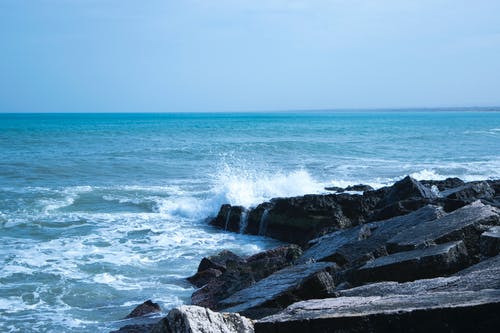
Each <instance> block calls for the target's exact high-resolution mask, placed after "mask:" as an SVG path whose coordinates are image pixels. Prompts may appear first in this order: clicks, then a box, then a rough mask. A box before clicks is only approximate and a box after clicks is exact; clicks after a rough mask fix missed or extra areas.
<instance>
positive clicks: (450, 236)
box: [388, 201, 500, 260]
mask: <svg viewBox="0 0 500 333" xmlns="http://www.w3.org/2000/svg"><path fill="white" fill-rule="evenodd" d="M499 223H500V215H499V212H498V210H497V209H496V208H493V207H491V206H485V205H484V204H482V203H481V202H479V201H476V202H474V203H472V204H470V205H468V206H465V207H463V208H460V209H458V210H456V211H454V212H452V213H450V214H448V215H446V216H443V217H441V218H439V219H437V220H435V221H428V222H424V223H420V224H417V225H415V226H414V227H412V228H409V229H407V230H405V231H402V232H401V233H399V234H398V235H396V236H394V237H393V238H391V239H390V240H389V241H388V250H389V252H391V253H392V252H399V251H405V250H413V249H416V248H419V247H426V246H429V245H432V244H442V243H446V242H450V241H458V240H462V241H464V243H465V246H466V248H467V252H468V253H469V255H477V254H478V253H479V236H480V235H481V233H482V231H484V228H482V224H486V225H496V224H499ZM474 260H476V259H474Z"/></svg>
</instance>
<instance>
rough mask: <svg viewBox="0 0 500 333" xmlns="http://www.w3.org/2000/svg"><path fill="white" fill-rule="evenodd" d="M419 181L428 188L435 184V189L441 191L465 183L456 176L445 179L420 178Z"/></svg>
mask: <svg viewBox="0 0 500 333" xmlns="http://www.w3.org/2000/svg"><path fill="white" fill-rule="evenodd" d="M420 183H421V184H423V185H425V186H427V187H429V188H431V187H432V186H436V187H437V189H438V190H439V191H441V192H442V191H445V190H449V189H452V188H455V187H459V186H462V185H464V184H465V182H464V181H463V180H461V179H460V178H457V177H453V178H446V179H445V180H421V181H420Z"/></svg>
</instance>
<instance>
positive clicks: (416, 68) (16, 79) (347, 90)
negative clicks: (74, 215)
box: [0, 0, 500, 112]
mask: <svg viewBox="0 0 500 333" xmlns="http://www.w3.org/2000/svg"><path fill="white" fill-rule="evenodd" d="M498 105H500V1H498V0H491V1H486V0H474V1H470V0H467V1H462V0H418V1H415V0H377V1H375V0H365V1H363V0H330V1H327V0H288V1H286V0H185V1H183V0H172V1H170V0H162V1H160V0H140V1H139V0H136V1H132V0H0V112H184V111H193V112H203V111H212V112H213V111H266V110H301V109H344V108H350V109H351V108H353V109H357V108H404V107H454V106H498Z"/></svg>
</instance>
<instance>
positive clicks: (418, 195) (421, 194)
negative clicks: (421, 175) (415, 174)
mask: <svg viewBox="0 0 500 333" xmlns="http://www.w3.org/2000/svg"><path fill="white" fill-rule="evenodd" d="M436 197H437V196H436V194H435V193H433V192H432V191H431V190H430V189H429V188H428V187H426V186H424V185H422V184H421V183H420V182H419V181H418V180H416V179H413V178H411V177H410V176H406V177H405V178H403V179H402V180H400V181H397V182H396V183H394V185H392V186H391V187H389V188H388V191H387V193H385V195H384V196H383V198H382V200H380V202H379V203H378V204H377V208H382V207H386V206H390V205H394V204H395V203H397V202H399V201H404V200H417V201H418V200H421V199H429V200H430V199H435V198H436Z"/></svg>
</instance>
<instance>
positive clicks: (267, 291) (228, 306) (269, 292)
mask: <svg viewBox="0 0 500 333" xmlns="http://www.w3.org/2000/svg"><path fill="white" fill-rule="evenodd" d="M336 269H337V266H336V265H335V264H333V263H309V264H301V265H296V266H291V267H287V268H284V269H282V270H280V271H278V272H276V273H274V274H272V275H270V276H268V277H267V278H265V279H263V280H261V281H259V282H257V283H256V284H254V285H252V286H251V287H249V288H246V289H243V290H240V291H238V292H237V293H235V294H233V295H231V296H230V297H228V298H226V299H224V300H222V301H221V302H220V304H219V306H220V308H222V309H224V311H228V312H238V313H240V314H243V315H245V316H248V317H250V318H260V317H263V316H265V315H268V314H270V313H275V312H277V311H279V310H281V309H283V308H285V307H286V306H288V305H290V304H291V303H293V302H296V301H298V300H303V299H311V298H320V297H326V296H327V295H328V294H329V293H331V292H333V290H334V284H333V279H332V277H331V276H330V274H329V272H330V271H334V270H336Z"/></svg>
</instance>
